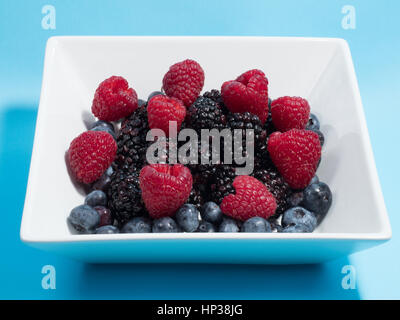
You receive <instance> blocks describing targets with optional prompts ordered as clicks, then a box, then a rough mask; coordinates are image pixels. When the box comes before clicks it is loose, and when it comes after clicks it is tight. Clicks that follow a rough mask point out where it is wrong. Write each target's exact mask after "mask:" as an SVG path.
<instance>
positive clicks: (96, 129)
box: [90, 126, 117, 140]
mask: <svg viewBox="0 0 400 320" xmlns="http://www.w3.org/2000/svg"><path fill="white" fill-rule="evenodd" d="M90 131H104V132H107V133H109V134H110V135H111V136H112V137H113V138H114V140H117V136H116V135H115V132H114V130H111V129H110V128H109V127H105V126H97V127H94V128H92V129H90Z"/></svg>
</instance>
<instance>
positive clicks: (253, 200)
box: [221, 176, 277, 221]
mask: <svg viewBox="0 0 400 320" xmlns="http://www.w3.org/2000/svg"><path fill="white" fill-rule="evenodd" d="M233 187H234V188H235V191H236V193H235V194H230V195H228V196H226V197H224V199H223V200H222V202H221V210H222V212H223V213H225V214H226V215H229V216H231V217H233V218H235V219H239V220H242V221H244V220H247V219H249V218H251V217H256V216H258V217H262V218H269V217H270V216H272V215H273V214H274V213H275V210H276V206H277V204H276V200H275V198H274V196H273V195H272V193H271V192H269V190H268V188H267V187H266V186H265V185H264V184H263V183H262V182H261V181H258V180H257V179H256V178H253V177H250V176H237V177H236V178H235V180H233Z"/></svg>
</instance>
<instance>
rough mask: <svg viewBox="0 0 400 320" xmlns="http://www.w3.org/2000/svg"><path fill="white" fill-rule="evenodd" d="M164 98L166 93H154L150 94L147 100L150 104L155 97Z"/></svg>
mask: <svg viewBox="0 0 400 320" xmlns="http://www.w3.org/2000/svg"><path fill="white" fill-rule="evenodd" d="M160 95H161V96H163V95H164V93H162V92H161V91H153V92H152V93H150V95H149V97H148V98H147V102H149V101H150V100H151V98H154V97H155V96H160Z"/></svg>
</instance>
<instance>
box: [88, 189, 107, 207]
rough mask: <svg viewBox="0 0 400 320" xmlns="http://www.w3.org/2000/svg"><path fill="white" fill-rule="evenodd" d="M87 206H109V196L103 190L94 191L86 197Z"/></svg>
mask: <svg viewBox="0 0 400 320" xmlns="http://www.w3.org/2000/svg"><path fill="white" fill-rule="evenodd" d="M85 204H87V205H88V206H91V207H96V206H103V207H104V206H106V205H107V196H106V194H105V193H104V192H103V191H101V190H94V191H92V192H91V193H89V194H88V195H87V196H86V198H85Z"/></svg>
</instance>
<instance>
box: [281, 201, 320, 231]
mask: <svg viewBox="0 0 400 320" xmlns="http://www.w3.org/2000/svg"><path fill="white" fill-rule="evenodd" d="M300 223H301V224H304V225H306V226H307V227H309V229H310V230H311V231H310V232H312V231H313V230H314V229H315V227H316V226H317V218H316V216H315V214H314V213H313V212H310V211H308V210H306V209H304V208H302V207H294V208H290V209H288V210H286V211H285V212H284V213H283V216H282V226H283V227H287V226H291V225H296V224H300Z"/></svg>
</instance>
